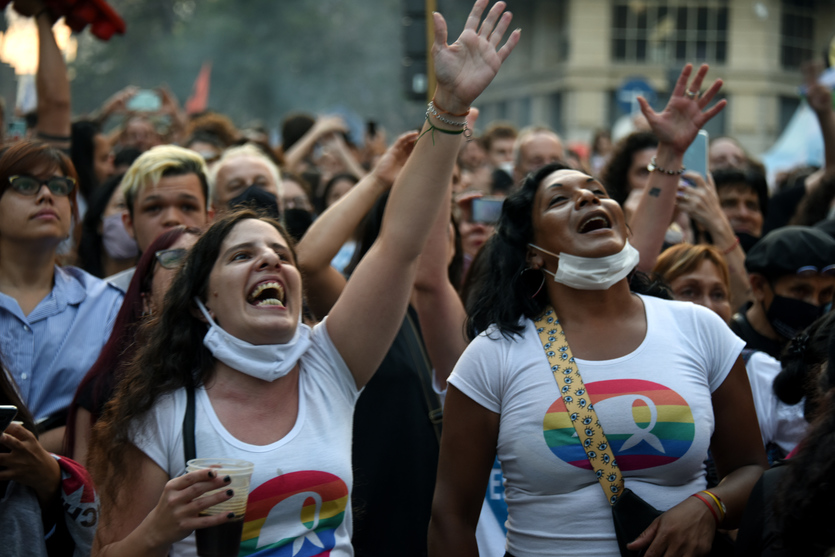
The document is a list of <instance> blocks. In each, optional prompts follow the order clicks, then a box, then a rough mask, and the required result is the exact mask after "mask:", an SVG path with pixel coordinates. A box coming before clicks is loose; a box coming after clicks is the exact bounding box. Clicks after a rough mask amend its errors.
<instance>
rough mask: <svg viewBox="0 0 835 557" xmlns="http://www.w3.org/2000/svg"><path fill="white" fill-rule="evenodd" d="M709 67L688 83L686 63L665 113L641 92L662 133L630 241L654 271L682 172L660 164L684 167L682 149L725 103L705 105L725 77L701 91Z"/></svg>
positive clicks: (645, 266) (648, 116) (646, 110)
mask: <svg viewBox="0 0 835 557" xmlns="http://www.w3.org/2000/svg"><path fill="white" fill-rule="evenodd" d="M707 70H708V66H707V65H706V64H703V65H702V66H701V67H700V68H699V71H698V72H696V77H695V78H694V79H693V82H692V83H691V84H690V86H689V87H688V85H687V82H688V81H689V79H690V74H691V73H692V71H693V66H691V65H690V64H687V65H686V66H684V69H683V70H682V71H681V75H679V77H678V81H677V82H676V86H675V88H674V89H673V92H672V95H671V96H670V100H669V101H668V102H667V106H666V107H665V108H664V110H663V111H662V112H661V113H657V112H655V111H654V110H653V109H652V108H651V107H650V106H649V104H648V103H647V101H646V100H645V99H643V98H642V97H638V102H639V103H640V105H641V111H642V112H643V113H644V116H645V117H646V119H647V121H648V122H649V125H650V127H651V128H652V131H653V132H654V133H655V135H656V136H658V151H657V153H656V155H655V165H656V171H655V172H652V173H651V174H650V177H649V183H648V184H647V187H646V188H645V189H644V193H643V196H642V197H641V200H640V201H639V202H638V207H637V208H636V209H635V213H634V214H633V216H632V219H631V221H630V226H631V227H632V237H631V238H630V242H631V243H632V245H633V246H635V248H636V249H637V250H638V251H639V252H640V253H641V262H640V263H639V264H638V269H639V270H641V271H647V272H648V271H651V270H652V267H653V266H654V265H655V260H656V259H657V258H658V254H659V253H661V247H662V245H663V244H664V233H665V232H666V230H667V227H668V226H669V225H670V222H671V220H672V218H673V211H674V210H675V205H676V194H677V192H678V184H679V178H680V176H679V174H668V173H665V172H663V171H661V170H658V169H665V170H669V171H677V170H679V169H681V167H682V160H683V158H684V152H685V151H686V150H687V147H689V146H690V144H691V143H692V142H693V139H695V137H696V134H697V133H698V132H699V129H701V127H702V126H704V125H705V124H706V123H707V122H708V121H709V120H710V119H711V118H713V117H714V116H716V115H717V114H719V112H720V111H721V110H722V109H723V108H725V105H726V104H727V102H726V101H725V100H721V101H719V102H718V103H716V104H715V105H714V106H713V107H712V108H710V109H707V105H708V104H710V101H712V100H713V97H715V96H716V93H718V92H719V89H720V88H721V87H722V81H721V80H719V79H717V80H716V81H714V82H713V84H712V85H711V86H710V87H709V88H708V90H707V91H705V93H704V94H701V95H700V94H699V91H700V89H701V86H702V82H703V81H704V78H705V75H707Z"/></svg>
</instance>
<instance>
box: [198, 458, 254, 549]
mask: <svg viewBox="0 0 835 557" xmlns="http://www.w3.org/2000/svg"><path fill="white" fill-rule="evenodd" d="M253 467H254V465H253V464H252V463H251V462H247V461H246V460H235V459H233V458H195V459H192V460H189V461H188V462H187V463H186V472H196V471H198V470H205V469H206V468H211V469H212V470H213V471H214V473H215V474H217V476H218V477H219V478H223V477H225V476H229V478H230V479H231V481H230V482H229V483H228V484H227V485H225V486H223V487H221V488H220V489H215V490H213V491H209V492H207V493H204V494H203V495H201V497H206V496H208V495H212V494H214V493H218V492H219V491H226V490H227V489H231V490H233V491H234V492H235V495H233V496H232V498H231V499H228V500H226V501H223V502H222V503H218V504H217V505H214V506H213V507H209V508H208V509H206V510H204V511H202V512H201V513H200V515H201V516H212V515H217V514H229V513H234V515H235V518H232V519H230V520H229V521H228V522H224V523H223V524H221V525H219V526H212V527H210V528H199V529H197V530H195V531H194V536H195V538H196V539H197V555H199V556H200V557H237V555H238V550H239V549H240V546H241V534H242V532H243V528H244V514H245V513H246V499H247V496H248V495H249V479H250V477H251V476H252V469H253Z"/></svg>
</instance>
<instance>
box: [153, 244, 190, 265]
mask: <svg viewBox="0 0 835 557" xmlns="http://www.w3.org/2000/svg"><path fill="white" fill-rule="evenodd" d="M154 255H155V256H156V258H157V263H159V264H160V266H161V267H162V268H163V269H179V268H180V267H181V266H182V264H183V262H184V261H185V260H186V256H188V250H187V249H186V248H173V249H161V250H159V251H158V252H156V253H155V254H154Z"/></svg>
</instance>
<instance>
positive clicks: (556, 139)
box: [513, 127, 565, 184]
mask: <svg viewBox="0 0 835 557" xmlns="http://www.w3.org/2000/svg"><path fill="white" fill-rule="evenodd" d="M514 150H515V154H516V156H515V158H514V163H515V167H514V171H513V179H514V181H515V182H516V183H517V184H518V183H519V182H520V181H521V180H522V178H524V177H525V176H527V175H528V173H530V172H535V171H537V170H539V169H540V168H542V167H543V166H545V165H546V164H549V163H552V162H557V161H562V160H564V159H565V150H564V148H563V146H562V140H561V139H560V136H558V135H557V134H556V133H554V132H553V131H551V130H549V129H548V128H541V127H540V128H530V129H525V130H522V131H521V133H520V134H519V136H518V137H517V138H516V145H515V147H514Z"/></svg>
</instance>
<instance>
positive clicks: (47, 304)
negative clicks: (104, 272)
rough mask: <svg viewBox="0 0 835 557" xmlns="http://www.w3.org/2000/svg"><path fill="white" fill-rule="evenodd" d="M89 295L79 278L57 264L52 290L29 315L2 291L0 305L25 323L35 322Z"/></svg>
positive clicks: (78, 302) (75, 303) (59, 311)
mask: <svg viewBox="0 0 835 557" xmlns="http://www.w3.org/2000/svg"><path fill="white" fill-rule="evenodd" d="M86 297H87V291H86V290H85V289H84V286H83V285H82V284H81V283H80V282H79V280H78V279H77V278H75V277H74V276H72V275H71V274H70V273H68V272H67V271H65V270H64V269H62V268H61V267H58V266H57V265H56V266H55V284H54V286H53V287H52V291H51V292H50V293H49V294H47V295H46V297H45V298H44V299H43V300H41V301H40V302H39V303H38V305H37V306H36V307H35V309H33V310H32V312H31V313H30V314H29V315H23V310H21V309H20V305H19V304H18V303H17V300H15V299H14V298H12V297H11V296H8V295H6V294H3V293H2V292H0V307H5V308H6V309H7V310H8V311H9V312H10V313H12V314H13V315H14V316H15V317H17V318H18V319H20V320H21V321H22V322H24V323H34V322H36V321H40V320H42V319H46V318H48V317H52V316H53V315H56V314H58V313H61V312H62V311H64V309H66V307H67V306H68V305H78V304H80V303H81V302H83V301H84V298H86Z"/></svg>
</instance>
